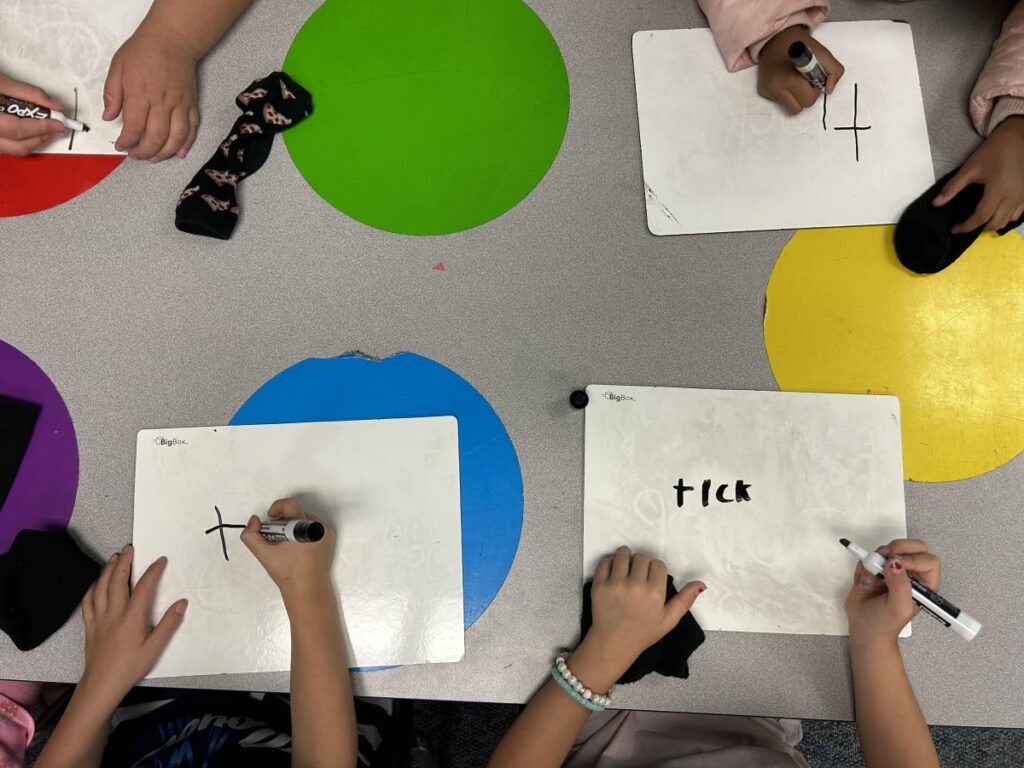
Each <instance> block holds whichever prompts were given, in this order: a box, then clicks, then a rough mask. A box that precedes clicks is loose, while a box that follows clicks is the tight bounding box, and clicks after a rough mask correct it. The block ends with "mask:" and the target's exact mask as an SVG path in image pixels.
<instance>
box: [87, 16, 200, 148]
mask: <svg viewBox="0 0 1024 768" xmlns="http://www.w3.org/2000/svg"><path fill="white" fill-rule="evenodd" d="M119 114H120V115H121V119H122V123H123V127H122V130H121V135H120V136H119V137H118V139H117V141H116V142H115V143H114V148H115V149H116V150H118V151H119V152H125V151H127V152H128V156H129V157H133V158H135V159H136V160H144V159H147V158H148V159H149V160H150V161H151V162H157V161H158V160H166V159H167V158H169V157H170V156H171V155H175V154H176V155H177V156H178V157H182V158H183V157H185V155H187V154H188V151H189V149H190V148H191V147H192V142H193V140H194V139H195V137H196V126H198V125H199V111H198V110H197V109H196V59H195V57H193V56H192V55H191V53H190V52H189V51H188V50H186V49H185V48H183V47H182V46H179V45H177V44H175V43H174V42H172V41H169V40H165V39H163V38H162V37H161V36H160V35H159V34H158V33H151V32H148V31H147V30H146V29H145V28H144V27H140V28H139V30H138V31H136V33H135V34H134V35H132V36H131V37H129V38H128V40H126V41H125V43H124V45H122V46H121V47H120V49H118V51H117V53H115V54H114V58H113V59H112V60H111V62H110V71H109V72H108V73H107V82H106V85H105V86H104V87H103V119H104V120H113V119H114V118H115V117H117V116H118V115H119Z"/></svg>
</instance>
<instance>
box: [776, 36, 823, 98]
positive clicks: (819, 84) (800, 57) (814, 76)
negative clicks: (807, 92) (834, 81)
mask: <svg viewBox="0 0 1024 768" xmlns="http://www.w3.org/2000/svg"><path fill="white" fill-rule="evenodd" d="M786 52H787V53H788V54H789V60H790V61H791V62H793V66H794V67H796V71H797V72H799V73H800V74H801V75H803V76H804V77H806V78H807V82H809V83H810V84H811V85H813V86H814V87H815V88H817V89H818V90H823V89H824V88H825V83H827V82H828V74H827V73H826V72H825V70H824V69H822V68H821V64H819V63H818V60H817V59H816V58H815V57H814V52H813V51H812V50H811V49H810V48H808V47H807V45H806V44H804V43H802V42H800V41H799V40H797V41H796V42H795V43H793V44H791V45H790V46H789V49H788V50H787V51H786Z"/></svg>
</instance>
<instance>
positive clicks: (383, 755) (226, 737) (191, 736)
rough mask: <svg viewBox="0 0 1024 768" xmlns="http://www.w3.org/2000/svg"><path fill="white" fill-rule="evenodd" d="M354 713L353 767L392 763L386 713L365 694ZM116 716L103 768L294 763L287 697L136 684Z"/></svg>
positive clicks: (272, 767) (276, 767)
mask: <svg viewBox="0 0 1024 768" xmlns="http://www.w3.org/2000/svg"><path fill="white" fill-rule="evenodd" d="M343 673H344V671H342V674H343ZM160 700H165V701H160ZM146 702H150V703H149V704H148V705H147V704H146ZM153 707H155V708H153ZM355 710H356V721H357V728H358V751H359V759H358V764H359V765H360V766H361V767H362V768H376V767H377V766H383V765H389V764H390V753H389V748H390V744H391V735H390V732H391V716H390V714H389V713H388V712H387V711H386V710H385V709H384V708H383V707H381V706H379V705H377V704H375V703H373V702H369V701H364V700H362V699H356V700H355ZM114 718H115V722H117V725H116V727H115V728H114V730H113V731H111V733H110V738H109V739H108V740H107V746H106V748H105V750H104V752H103V760H102V762H101V765H103V766H105V767H106V766H109V767H110V768H125V767H126V766H133V767H135V768H186V766H195V767H196V768H199V766H204V767H205V768H218V767H220V766H224V767H225V768H234V766H246V768H289V766H291V764H292V755H291V753H292V736H291V734H292V724H291V706H290V703H289V701H288V697H286V696H282V695H280V694H275V693H267V694H255V693H245V692H242V691H185V690H178V689H174V690H166V689H160V688H146V689H138V688H137V689H135V690H134V691H132V693H130V694H129V695H128V698H126V699H125V701H124V702H122V703H121V708H119V709H118V711H117V712H115V713H114Z"/></svg>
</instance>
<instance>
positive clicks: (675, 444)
mask: <svg viewBox="0 0 1024 768" xmlns="http://www.w3.org/2000/svg"><path fill="white" fill-rule="evenodd" d="M587 393H588V394H589V396H590V404H589V405H588V406H587V408H586V430H585V435H586V444H585V466H584V505H583V516H584V525H583V555H584V558H583V559H584V569H585V570H584V572H585V574H586V575H587V576H588V577H589V575H590V574H592V573H593V572H594V568H595V567H596V565H597V562H598V560H600V558H601V557H603V556H605V555H607V554H609V553H611V552H613V551H614V550H615V548H616V547H618V546H620V545H622V544H627V545H629V546H630V547H632V548H633V549H634V550H640V551H643V552H646V553H648V554H650V555H652V556H654V557H659V558H661V559H663V560H665V562H666V564H667V565H668V568H669V573H672V574H674V575H675V577H676V580H677V582H678V583H680V584H681V583H683V582H686V581H689V580H691V579H701V580H703V581H705V582H706V583H707V585H708V590H707V592H705V593H704V594H703V595H702V596H701V598H700V599H699V600H698V601H697V604H696V606H695V607H694V609H693V613H694V616H696V618H697V620H698V621H699V622H700V624H701V626H702V627H703V628H704V629H706V630H732V631H740V632H780V633H800V634H825V635H845V634H847V623H846V617H845V614H844V613H843V599H844V597H845V595H846V593H847V591H848V590H849V588H850V584H851V583H852V577H853V571H854V566H855V565H856V560H855V559H854V558H853V557H852V556H850V554H849V553H847V551H846V550H845V549H843V547H841V546H840V545H839V543H838V540H839V538H840V537H843V536H845V537H847V538H849V539H852V540H853V541H856V542H858V543H859V544H862V545H864V546H867V547H871V548H873V547H876V546H878V545H880V544H884V543H887V542H888V541H889V540H891V539H893V538H899V537H903V536H905V535H906V515H905V510H904V503H903V461H902V447H901V443H900V425H899V401H898V400H897V399H896V398H895V397H879V396H868V395H826V394H803V393H791V392H743V391H726V390H711V389H707V390H704V389H669V388H655V387H620V386H601V385H592V386H589V387H587ZM679 480H683V486H684V488H685V487H687V486H692V488H693V490H683V497H682V501H683V505H682V507H680V506H679V505H678V501H679V499H678V490H677V488H676V487H675V486H676V484H677V482H678V481H679ZM704 480H710V481H711V485H710V489H709V500H708V505H707V506H704V503H703V498H702V497H703V494H702V490H703V487H702V486H703V482H704ZM737 482H742V483H743V484H744V485H745V486H746V487H745V488H743V489H742V494H738V493H737ZM722 485H725V486H726V487H725V489H724V491H723V493H722V498H724V499H726V500H727V501H725V502H722V501H719V499H718V498H716V494H717V492H718V489H719V487H720V486H722ZM738 495H747V496H749V499H750V500H749V501H737V500H735V499H737V497H738ZM908 633H909V626H908Z"/></svg>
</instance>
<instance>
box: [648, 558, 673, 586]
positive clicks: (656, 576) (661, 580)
mask: <svg viewBox="0 0 1024 768" xmlns="http://www.w3.org/2000/svg"><path fill="white" fill-rule="evenodd" d="M647 580H648V581H653V582H654V583H655V584H662V585H664V584H665V582H666V581H668V566H667V565H665V563H664V561H662V560H651V566H650V568H648V570H647Z"/></svg>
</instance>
